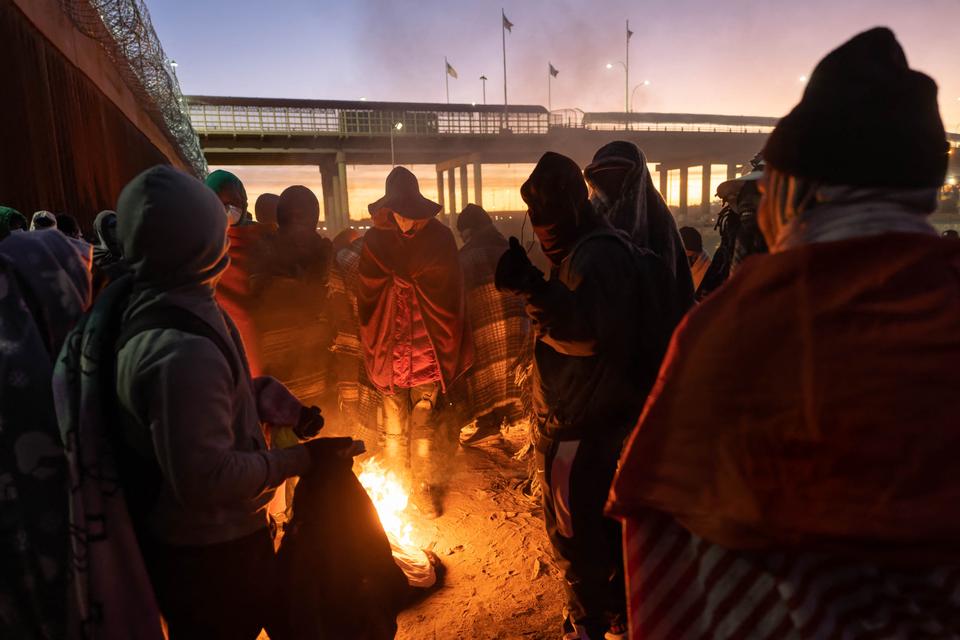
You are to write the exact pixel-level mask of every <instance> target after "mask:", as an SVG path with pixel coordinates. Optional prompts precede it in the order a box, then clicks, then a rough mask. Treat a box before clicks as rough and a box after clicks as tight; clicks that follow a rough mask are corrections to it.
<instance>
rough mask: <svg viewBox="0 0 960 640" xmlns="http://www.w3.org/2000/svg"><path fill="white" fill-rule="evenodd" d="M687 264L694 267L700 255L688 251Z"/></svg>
mask: <svg viewBox="0 0 960 640" xmlns="http://www.w3.org/2000/svg"><path fill="white" fill-rule="evenodd" d="M686 253H687V263H688V264H689V265H690V266H691V267H692V266H693V263H694V262H696V261H697V257H698V256H699V255H700V254H698V253H697V252H696V251H690V250H689V249H687V252H686Z"/></svg>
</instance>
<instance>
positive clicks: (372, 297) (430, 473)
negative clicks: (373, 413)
mask: <svg viewBox="0 0 960 640" xmlns="http://www.w3.org/2000/svg"><path fill="white" fill-rule="evenodd" d="M440 210H441V207H440V205H439V204H437V203H435V202H432V201H430V200H428V199H427V198H425V197H423V196H422V195H421V194H420V185H419V183H418V182H417V178H416V176H414V175H413V174H412V173H411V172H410V171H409V170H408V169H406V168H404V167H396V168H395V169H393V171H391V172H390V175H388V176H387V180H386V194H385V195H384V197H383V198H381V199H380V200H378V201H376V202H374V203H373V204H371V205H370V206H369V211H370V215H371V216H372V217H373V228H372V229H370V230H369V231H367V233H366V236H364V240H363V253H362V254H361V256H360V290H359V295H358V307H359V312H360V314H359V315H360V339H361V342H362V344H363V350H364V357H365V360H366V367H367V373H368V374H369V377H370V380H371V381H372V382H373V384H374V385H376V387H377V388H378V389H380V391H382V392H383V394H384V398H383V401H384V402H383V406H384V428H385V431H386V434H385V435H386V455H387V459H388V463H389V464H390V465H391V466H392V467H393V468H394V469H395V470H398V471H401V472H403V471H405V470H407V469H409V470H411V471H412V472H413V475H414V478H415V480H416V481H417V482H416V485H417V486H416V489H417V498H418V501H419V502H420V506H421V509H422V510H423V511H424V513H425V514H426V515H428V516H429V515H439V514H440V513H441V512H442V491H443V488H442V485H441V480H442V477H441V475H442V469H443V462H444V461H443V460H442V457H443V456H445V455H447V452H446V451H445V448H446V444H447V443H446V433H445V429H441V428H437V425H436V420H435V415H434V414H435V410H436V408H437V403H438V398H439V394H440V392H442V391H446V390H447V389H448V388H450V386H451V385H452V384H453V382H454V381H455V380H456V379H457V378H458V377H460V375H461V374H463V372H464V371H466V369H467V368H468V367H469V366H470V363H471V361H472V359H473V354H472V348H471V339H470V333H469V327H468V326H467V322H466V305H465V294H464V289H463V275H462V273H461V271H460V265H459V263H458V262H457V245H456V242H455V241H454V239H453V233H451V231H450V229H448V228H447V227H445V226H444V225H443V224H441V223H440V222H438V221H437V220H436V219H435V218H436V215H437V214H438V213H440ZM415 410H416V414H418V415H419V417H420V418H422V420H423V421H425V422H426V423H427V428H428V429H429V431H430V435H429V438H428V443H429V445H430V446H429V452H428V453H427V455H426V456H425V457H423V456H421V457H418V459H417V460H416V461H415V463H414V462H413V461H411V453H412V452H411V444H412V429H413V426H414V414H415ZM420 451H421V449H420V448H418V454H419V453H420Z"/></svg>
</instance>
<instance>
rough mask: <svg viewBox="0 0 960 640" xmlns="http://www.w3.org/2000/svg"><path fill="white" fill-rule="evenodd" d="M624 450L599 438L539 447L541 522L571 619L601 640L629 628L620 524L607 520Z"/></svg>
mask: <svg viewBox="0 0 960 640" xmlns="http://www.w3.org/2000/svg"><path fill="white" fill-rule="evenodd" d="M621 446H622V443H621V442H619V441H613V442H611V441H603V440H602V439H600V438H591V439H586V440H564V441H561V440H553V439H549V438H544V437H542V436H541V437H540V439H539V441H538V444H537V475H538V476H539V478H540V483H541V488H542V490H543V516H544V521H545V523H546V527H547V536H548V537H549V538H550V543H551V544H552V545H553V550H554V556H555V558H556V560H557V564H558V566H559V568H560V570H561V572H562V573H563V578H564V583H565V584H564V586H565V588H566V593H567V609H568V612H569V617H570V619H571V620H572V621H573V622H574V624H576V625H577V626H578V627H583V628H585V629H586V630H587V631H588V632H591V633H596V634H599V637H601V638H602V637H603V635H602V633H603V631H605V630H606V629H607V628H608V627H609V626H610V625H612V624H625V623H626V611H627V604H626V584H625V581H624V576H623V552H622V538H621V532H620V523H619V522H617V521H616V520H612V519H610V518H607V517H606V516H604V515H603V507H604V505H605V504H606V501H607V494H608V493H609V491H610V485H611V483H612V482H613V476H614V473H615V472H616V469H617V459H618V458H619V456H620V449H621ZM591 637H592V636H591Z"/></svg>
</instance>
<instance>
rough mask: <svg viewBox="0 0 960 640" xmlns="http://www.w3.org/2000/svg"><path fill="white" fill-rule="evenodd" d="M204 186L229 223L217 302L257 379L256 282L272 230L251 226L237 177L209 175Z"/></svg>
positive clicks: (260, 367)
mask: <svg viewBox="0 0 960 640" xmlns="http://www.w3.org/2000/svg"><path fill="white" fill-rule="evenodd" d="M204 184H206V185H207V186H208V187H209V188H210V190H211V191H213V192H214V193H215V194H217V198H218V199H219V200H220V203H221V204H222V205H223V209H224V212H225V215H226V218H227V220H228V222H229V227H228V230H227V236H228V237H229V239H230V245H229V250H228V254H229V256H230V263H229V264H230V266H229V268H228V269H227V270H226V271H225V272H224V273H223V276H222V277H221V278H220V281H219V283H218V285H217V302H218V303H220V305H222V306H223V308H224V310H225V311H226V312H227V313H228V314H229V315H230V317H231V318H232V319H233V321H234V323H236V325H237V329H239V331H240V335H241V336H242V337H243V343H244V347H245V348H246V351H247V359H248V361H249V363H250V370H251V371H252V372H253V374H254V375H260V374H261V373H262V372H263V365H262V363H261V361H262V355H261V344H260V329H259V327H258V322H259V317H260V316H259V314H260V304H259V300H258V296H257V291H256V281H257V279H258V277H260V276H261V275H262V272H263V269H264V255H265V252H266V250H267V249H266V240H267V238H268V237H269V236H270V234H271V229H270V226H269V225H265V224H263V225H260V224H251V221H250V213H249V212H248V211H247V191H246V189H245V188H244V186H243V183H242V182H241V181H240V178H238V177H237V176H236V175H234V174H232V173H230V172H229V171H224V170H223V169H217V170H216V171H212V172H210V175H208V176H207V178H206V180H204ZM186 228H189V227H186Z"/></svg>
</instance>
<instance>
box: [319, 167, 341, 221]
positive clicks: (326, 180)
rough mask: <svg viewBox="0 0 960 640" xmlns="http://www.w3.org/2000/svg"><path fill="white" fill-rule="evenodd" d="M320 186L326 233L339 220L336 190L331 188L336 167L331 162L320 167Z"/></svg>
mask: <svg viewBox="0 0 960 640" xmlns="http://www.w3.org/2000/svg"><path fill="white" fill-rule="evenodd" d="M319 168H320V186H321V188H322V189H323V226H325V227H326V228H327V233H330V231H331V230H332V229H333V228H334V227H335V226H336V224H337V220H339V212H338V211H337V204H336V203H337V198H336V190H335V188H334V186H333V180H334V177H335V174H336V167H335V166H334V164H333V163H332V162H329V163H323V164H321V165H320V167H319Z"/></svg>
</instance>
